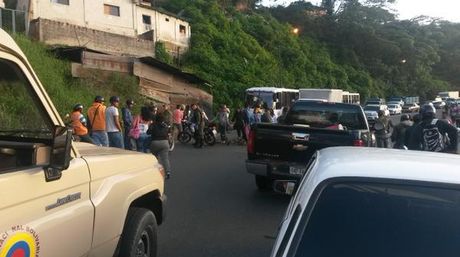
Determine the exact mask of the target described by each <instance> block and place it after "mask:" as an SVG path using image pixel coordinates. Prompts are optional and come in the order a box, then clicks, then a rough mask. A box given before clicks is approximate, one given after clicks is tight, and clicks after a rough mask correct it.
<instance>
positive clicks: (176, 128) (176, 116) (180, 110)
mask: <svg viewBox="0 0 460 257" xmlns="http://www.w3.org/2000/svg"><path fill="white" fill-rule="evenodd" d="M183 119H184V107H183V106H182V105H180V104H178V105H177V106H176V109H175V110H174V112H173V135H174V137H173V138H174V140H175V139H176V138H177V136H178V135H179V133H180V132H182V120H183Z"/></svg>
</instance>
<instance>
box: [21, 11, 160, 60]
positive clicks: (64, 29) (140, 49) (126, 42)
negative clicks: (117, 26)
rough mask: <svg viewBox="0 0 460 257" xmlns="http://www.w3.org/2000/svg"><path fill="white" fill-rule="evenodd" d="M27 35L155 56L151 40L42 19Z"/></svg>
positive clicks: (57, 42) (112, 51)
mask: <svg viewBox="0 0 460 257" xmlns="http://www.w3.org/2000/svg"><path fill="white" fill-rule="evenodd" d="M30 34H31V37H33V38H34V39H37V40H39V41H41V42H44V43H45V44H49V45H66V46H77V47H86V48H89V49H93V50H96V51H100V52H104V53H109V54H114V55H124V56H136V57H144V56H153V55H154V53H155V46H154V42H153V41H149V40H145V39H140V38H133V37H128V36H122V35H117V34H113V33H107V32H104V31H99V30H94V29H88V28H85V27H81V26H76V25H71V24H68V23H64V22H58V21H51V20H46V19H36V20H34V21H32V22H31V26H30Z"/></svg>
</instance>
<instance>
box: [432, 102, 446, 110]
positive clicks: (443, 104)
mask: <svg viewBox="0 0 460 257" xmlns="http://www.w3.org/2000/svg"><path fill="white" fill-rule="evenodd" d="M433 105H434V108H436V109H442V108H444V107H445V106H446V102H444V101H434V102H433Z"/></svg>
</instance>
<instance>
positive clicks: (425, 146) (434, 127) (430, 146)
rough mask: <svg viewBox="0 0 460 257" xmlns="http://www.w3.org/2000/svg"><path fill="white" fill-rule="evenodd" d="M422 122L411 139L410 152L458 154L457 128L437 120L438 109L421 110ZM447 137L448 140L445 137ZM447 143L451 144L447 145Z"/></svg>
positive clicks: (424, 107)
mask: <svg viewBox="0 0 460 257" xmlns="http://www.w3.org/2000/svg"><path fill="white" fill-rule="evenodd" d="M420 115H421V118H422V121H421V122H420V123H419V124H418V125H416V126H415V127H414V129H413V131H412V133H411V136H410V139H409V145H408V148H409V150H419V151H429V152H448V153H457V147H458V146H457V143H458V132H457V128H455V127H454V126H452V125H450V124H448V123H447V122H445V121H443V120H439V119H436V109H435V108H434V107H433V106H432V105H428V104H426V105H423V106H422V108H421V109H420ZM445 136H447V137H448V140H446V139H445V138H444V137H445ZM445 142H450V144H446V143H445Z"/></svg>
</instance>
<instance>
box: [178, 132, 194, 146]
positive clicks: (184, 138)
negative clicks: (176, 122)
mask: <svg viewBox="0 0 460 257" xmlns="http://www.w3.org/2000/svg"><path fill="white" fill-rule="evenodd" d="M177 139H178V140H179V142H181V143H183V144H187V143H188V142H190V140H192V135H190V134H189V133H186V132H180V133H179V135H177Z"/></svg>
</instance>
